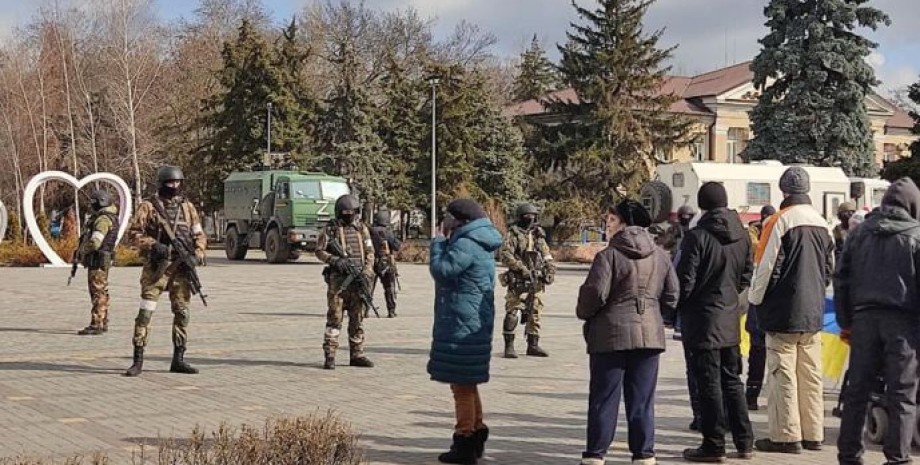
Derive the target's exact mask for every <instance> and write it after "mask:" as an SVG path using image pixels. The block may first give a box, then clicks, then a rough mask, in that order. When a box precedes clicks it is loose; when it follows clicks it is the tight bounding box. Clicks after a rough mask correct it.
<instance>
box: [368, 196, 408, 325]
mask: <svg viewBox="0 0 920 465" xmlns="http://www.w3.org/2000/svg"><path fill="white" fill-rule="evenodd" d="M371 239H372V240H373V242H374V273H376V274H377V277H378V278H380V283H381V284H383V294H384V298H386V301H387V318H394V317H396V279H397V276H398V275H399V272H398V271H397V269H396V253H397V252H398V251H399V247H400V245H401V243H400V242H399V239H397V238H396V235H394V234H393V231H391V230H390V212H389V211H386V210H381V211H378V212H377V214H376V215H374V226H372V227H371ZM374 284H375V287H376V284H377V281H376V280H375V281H374Z"/></svg>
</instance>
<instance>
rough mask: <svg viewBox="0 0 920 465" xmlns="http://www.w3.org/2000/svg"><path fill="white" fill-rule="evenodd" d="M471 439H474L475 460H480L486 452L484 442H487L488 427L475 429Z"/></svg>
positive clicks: (483, 426)
mask: <svg viewBox="0 0 920 465" xmlns="http://www.w3.org/2000/svg"><path fill="white" fill-rule="evenodd" d="M473 437H475V438H476V458H477V459H481V458H482V456H483V454H485V452H486V441H488V440H489V427H488V426H486V425H482V428H479V429H477V430H476V431H475V432H474V433H473Z"/></svg>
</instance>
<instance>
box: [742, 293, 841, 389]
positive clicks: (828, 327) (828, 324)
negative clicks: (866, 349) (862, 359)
mask: <svg viewBox="0 0 920 465" xmlns="http://www.w3.org/2000/svg"><path fill="white" fill-rule="evenodd" d="M746 319H747V315H742V316H741V328H742V329H741V352H742V353H743V354H745V355H747V353H748V350H749V348H750V346H751V340H750V337H749V335H748V332H747V331H745V330H744V321H745V320H746ZM821 344H822V345H821V366H822V368H823V370H824V377H825V378H827V379H830V380H833V381H835V382H838V383H839V382H840V378H841V377H842V376H843V372H844V371H845V370H846V365H847V359H848V357H849V354H850V345H849V344H847V343H845V342H843V341H842V340H841V339H840V326H837V314H836V313H835V312H834V298H833V296H827V297H825V298H824V329H823V330H822V331H821Z"/></svg>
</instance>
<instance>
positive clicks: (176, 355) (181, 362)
mask: <svg viewBox="0 0 920 465" xmlns="http://www.w3.org/2000/svg"><path fill="white" fill-rule="evenodd" d="M169 371H171V372H173V373H182V374H186V375H197V374H198V369H197V368H193V367H192V366H191V365H189V364H188V363H185V347H184V346H174V347H173V359H172V365H170V366H169Z"/></svg>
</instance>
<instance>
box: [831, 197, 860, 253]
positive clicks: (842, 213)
mask: <svg viewBox="0 0 920 465" xmlns="http://www.w3.org/2000/svg"><path fill="white" fill-rule="evenodd" d="M854 213H856V205H855V204H854V203H853V202H843V203H841V204H840V205H838V206H837V219H838V220H840V224H838V225H837V226H834V258H835V259H836V258H840V254H841V253H842V252H843V244H845V243H846V240H847V233H848V232H849V231H850V218H852V217H853V214H854Z"/></svg>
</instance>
